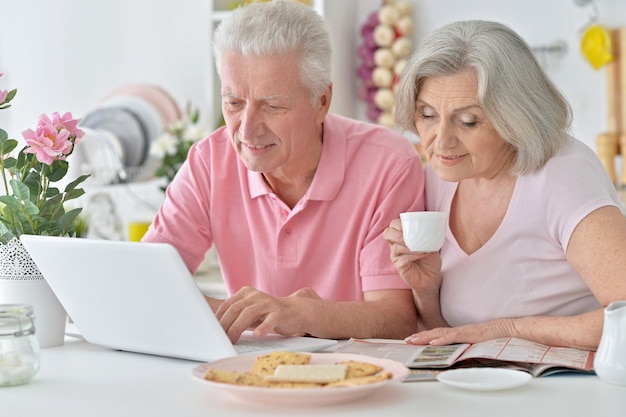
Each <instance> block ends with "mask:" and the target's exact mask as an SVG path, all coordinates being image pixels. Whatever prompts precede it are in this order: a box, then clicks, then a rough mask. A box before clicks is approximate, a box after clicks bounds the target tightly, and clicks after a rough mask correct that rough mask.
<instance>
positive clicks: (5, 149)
mask: <svg viewBox="0 0 626 417" xmlns="http://www.w3.org/2000/svg"><path fill="white" fill-rule="evenodd" d="M16 147H17V141H16V140H15V139H9V137H8V135H7V132H5V131H4V130H2V129H0V154H2V155H7V154H9V153H11V152H13V150H14V149H15V148H16Z"/></svg>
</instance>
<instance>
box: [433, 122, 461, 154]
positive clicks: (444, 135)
mask: <svg viewBox="0 0 626 417" xmlns="http://www.w3.org/2000/svg"><path fill="white" fill-rule="evenodd" d="M456 142H457V138H456V133H455V131H454V129H453V128H452V126H451V125H450V123H440V124H439V126H438V128H437V132H436V136H435V145H436V146H437V147H438V148H440V149H445V148H451V147H453V146H454V145H456Z"/></svg>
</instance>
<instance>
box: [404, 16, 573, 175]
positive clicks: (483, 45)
mask: <svg viewBox="0 0 626 417" xmlns="http://www.w3.org/2000/svg"><path fill="white" fill-rule="evenodd" d="M465 71H473V72H475V74H476V76H477V80H478V97H477V100H478V102H479V104H480V106H481V107H482V109H483V111H484V112H485V114H486V115H487V117H488V118H489V121H490V122H491V123H492V124H493V126H494V128H495V129H496V131H497V132H498V133H499V134H500V136H502V138H503V139H504V140H505V141H506V142H508V143H510V144H511V145H512V146H513V147H514V148H515V149H516V152H517V161H516V164H515V167H514V168H513V172H512V173H513V174H516V175H526V174H529V173H531V172H533V171H535V170H537V169H538V168H540V167H542V166H543V165H544V164H545V163H546V161H547V160H548V159H549V158H550V157H552V156H553V155H554V154H555V153H556V152H557V151H558V150H559V148H560V147H561V145H562V144H563V142H564V140H565V138H566V137H567V135H568V131H569V128H570V125H571V120H572V111H571V108H570V106H569V104H568V102H567V101H566V99H565V97H564V96H563V95H562V94H561V93H560V92H559V90H558V89H557V88H556V86H555V85H554V84H553V83H552V81H551V80H550V79H549V78H548V76H547V75H546V74H545V73H544V71H543V70H542V69H541V66H540V65H539V63H538V62H537V60H536V59H535V57H534V55H533V53H532V51H531V49H530V48H529V47H528V45H527V44H526V42H525V41H524V40H523V39H522V38H521V37H520V36H519V35H518V34H517V33H515V32H514V31H513V30H511V29H510V28H508V27H507V26H505V25H502V24H500V23H496V22H487V21H481V20H471V21H464V22H455V23H451V24H448V25H446V26H444V27H442V28H440V29H438V30H436V31H434V32H433V33H432V34H431V35H430V36H428V37H427V38H426V39H425V40H424V42H423V44H422V45H421V46H420V47H419V48H418V49H417V50H416V53H415V54H414V55H413V56H412V57H411V58H410V60H409V63H408V65H407V66H406V68H405V69H404V71H403V73H402V74H401V77H400V84H399V86H398V88H397V91H396V109H395V117H396V123H397V125H398V126H399V127H400V128H402V129H405V130H409V131H413V132H415V133H417V132H416V128H415V117H416V101H417V97H418V94H419V89H420V86H421V84H422V81H423V80H424V79H425V78H430V77H439V76H446V75H453V74H458V73H461V72H465Z"/></svg>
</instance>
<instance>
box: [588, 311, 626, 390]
mask: <svg viewBox="0 0 626 417" xmlns="http://www.w3.org/2000/svg"><path fill="white" fill-rule="evenodd" d="M593 366H594V368H595V371H596V374H597V375H598V377H600V379H601V380H602V381H604V382H608V383H610V384H617V385H626V301H615V302H613V303H611V304H609V305H608V306H607V307H606V308H605V309H604V326H603V329H602V338H601V339H600V344H599V345H598V350H597V352H596V356H595V359H594V362H593Z"/></svg>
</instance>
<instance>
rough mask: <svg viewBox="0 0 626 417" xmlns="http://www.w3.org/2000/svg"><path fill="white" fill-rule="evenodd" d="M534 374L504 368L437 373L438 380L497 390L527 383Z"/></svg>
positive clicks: (478, 388) (466, 386)
mask: <svg viewBox="0 0 626 417" xmlns="http://www.w3.org/2000/svg"><path fill="white" fill-rule="evenodd" d="M531 379H532V376H531V375H530V374H529V373H527V372H524V371H516V370H513V369H502V368H462V369H452V370H450V371H444V372H441V373H440V374H437V380H439V381H440V382H443V383H444V384H448V385H451V386H453V387H456V388H462V389H466V390H472V391H497V390H503V389H510V388H515V387H519V386H522V385H524V384H527V383H528V382H530V380H531Z"/></svg>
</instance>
